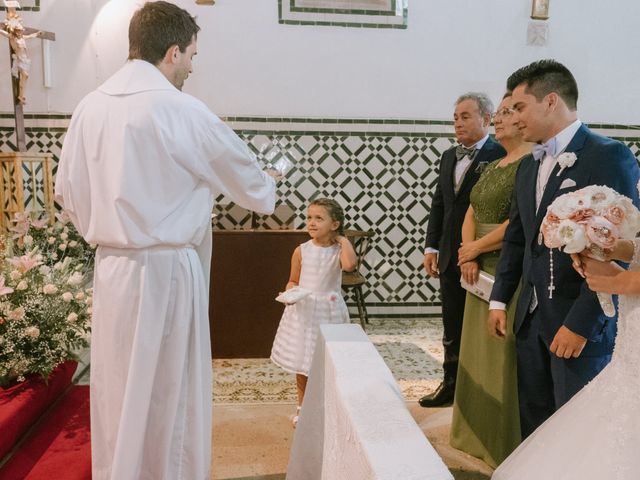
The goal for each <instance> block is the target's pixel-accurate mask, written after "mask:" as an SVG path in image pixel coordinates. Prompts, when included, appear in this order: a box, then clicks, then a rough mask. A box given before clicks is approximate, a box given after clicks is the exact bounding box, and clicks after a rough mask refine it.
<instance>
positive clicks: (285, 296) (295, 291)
mask: <svg viewBox="0 0 640 480" xmlns="http://www.w3.org/2000/svg"><path fill="white" fill-rule="evenodd" d="M310 294H311V290H307V289H306V288H302V287H293V288H290V289H289V290H287V291H285V292H282V293H281V294H280V295H278V296H277V297H276V300H277V301H278V302H280V303H285V304H287V305H291V304H293V303H296V302H299V301H300V300H302V299H303V298H305V297H306V296H308V295H310Z"/></svg>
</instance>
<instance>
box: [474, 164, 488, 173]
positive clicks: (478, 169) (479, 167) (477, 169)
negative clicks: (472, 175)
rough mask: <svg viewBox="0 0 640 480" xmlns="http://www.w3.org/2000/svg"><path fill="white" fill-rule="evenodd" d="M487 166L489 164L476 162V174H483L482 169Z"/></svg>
mask: <svg viewBox="0 0 640 480" xmlns="http://www.w3.org/2000/svg"><path fill="white" fill-rule="evenodd" d="M487 165H489V162H478V165H476V173H482V172H484V169H485V168H487Z"/></svg>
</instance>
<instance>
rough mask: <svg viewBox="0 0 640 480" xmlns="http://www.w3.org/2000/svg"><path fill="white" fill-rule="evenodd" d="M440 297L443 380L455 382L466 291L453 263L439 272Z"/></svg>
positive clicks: (458, 271)
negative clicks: (442, 331) (442, 329)
mask: <svg viewBox="0 0 640 480" xmlns="http://www.w3.org/2000/svg"><path fill="white" fill-rule="evenodd" d="M440 298H441V301H442V324H443V326H444V334H443V336H442V345H443V346H444V364H443V365H442V367H443V369H444V381H445V383H454V384H455V382H456V375H457V374H458V357H459V356H460V337H461V336H462V318H463V317H464V302H465V299H466V298H467V291H466V290H465V289H464V288H462V287H461V286H460V270H459V269H458V268H457V266H456V265H454V264H449V266H448V267H447V268H446V270H444V271H443V272H440Z"/></svg>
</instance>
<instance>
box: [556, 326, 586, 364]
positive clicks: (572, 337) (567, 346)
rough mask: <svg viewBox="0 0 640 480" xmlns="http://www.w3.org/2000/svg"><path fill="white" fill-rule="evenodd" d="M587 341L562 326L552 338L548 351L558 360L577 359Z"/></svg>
mask: <svg viewBox="0 0 640 480" xmlns="http://www.w3.org/2000/svg"><path fill="white" fill-rule="evenodd" d="M586 344H587V339H586V338H584V337H583V336H582V335H578V334H577V333H575V332H572V331H571V330H569V329H568V328H567V327H565V326H564V325H562V326H561V327H560V328H559V329H558V331H557V332H556V336H555V337H553V342H551V346H550V347H549V351H550V352H551V353H554V354H555V355H556V356H557V357H559V358H571V357H574V358H578V357H579V356H580V354H581V353H582V349H583V348H584V346H585V345H586Z"/></svg>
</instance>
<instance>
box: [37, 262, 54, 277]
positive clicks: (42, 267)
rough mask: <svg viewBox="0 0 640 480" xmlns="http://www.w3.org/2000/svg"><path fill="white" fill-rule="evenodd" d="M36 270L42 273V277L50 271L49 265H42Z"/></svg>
mask: <svg viewBox="0 0 640 480" xmlns="http://www.w3.org/2000/svg"><path fill="white" fill-rule="evenodd" d="M38 272H40V275H42V276H43V277H46V276H47V275H49V274H50V273H51V267H49V266H48V265H42V266H41V267H40V268H39V269H38Z"/></svg>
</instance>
